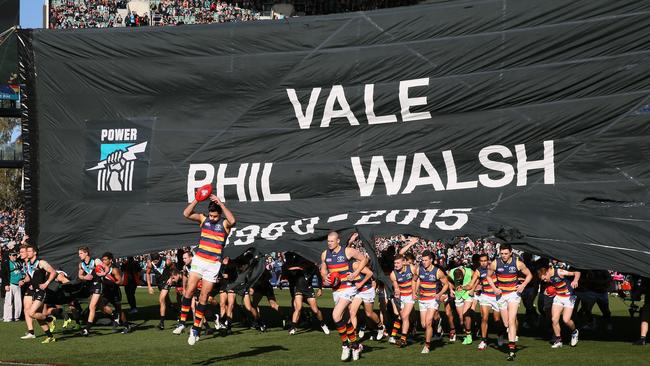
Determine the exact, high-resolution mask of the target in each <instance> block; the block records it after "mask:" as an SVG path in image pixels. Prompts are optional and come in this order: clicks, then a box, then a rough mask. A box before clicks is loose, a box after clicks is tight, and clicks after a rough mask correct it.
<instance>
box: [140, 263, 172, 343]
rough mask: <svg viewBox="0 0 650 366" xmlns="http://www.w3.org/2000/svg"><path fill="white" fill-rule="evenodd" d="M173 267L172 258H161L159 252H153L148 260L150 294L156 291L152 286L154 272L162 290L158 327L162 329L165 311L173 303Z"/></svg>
mask: <svg viewBox="0 0 650 366" xmlns="http://www.w3.org/2000/svg"><path fill="white" fill-rule="evenodd" d="M171 269H172V261H171V259H170V258H165V259H163V258H160V254H158V253H153V254H151V259H150V260H149V261H147V269H146V273H147V275H146V278H147V289H148V291H149V295H153V293H154V291H153V288H152V287H151V273H152V272H154V273H155V274H156V282H157V283H158V290H160V295H159V296H158V303H159V304H160V322H159V323H158V329H160V330H165V313H166V311H167V305H169V304H171V301H170V300H169V290H170V289H171V288H172V282H171V281H170V280H169V277H170V273H171Z"/></svg>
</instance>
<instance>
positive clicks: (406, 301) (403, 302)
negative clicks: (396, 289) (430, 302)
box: [399, 295, 415, 309]
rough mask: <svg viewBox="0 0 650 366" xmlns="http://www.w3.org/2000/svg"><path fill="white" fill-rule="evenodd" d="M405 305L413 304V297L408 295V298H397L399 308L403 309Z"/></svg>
mask: <svg viewBox="0 0 650 366" xmlns="http://www.w3.org/2000/svg"><path fill="white" fill-rule="evenodd" d="M406 304H415V300H413V296H411V295H408V296H400V297H399V308H400V309H404V305H406Z"/></svg>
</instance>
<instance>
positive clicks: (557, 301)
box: [553, 295, 576, 309]
mask: <svg viewBox="0 0 650 366" xmlns="http://www.w3.org/2000/svg"><path fill="white" fill-rule="evenodd" d="M575 304H576V296H575V295H571V296H557V295H555V297H554V298H553V305H554V306H555V305H560V306H562V307H565V308H567V309H573V307H574V306H575Z"/></svg>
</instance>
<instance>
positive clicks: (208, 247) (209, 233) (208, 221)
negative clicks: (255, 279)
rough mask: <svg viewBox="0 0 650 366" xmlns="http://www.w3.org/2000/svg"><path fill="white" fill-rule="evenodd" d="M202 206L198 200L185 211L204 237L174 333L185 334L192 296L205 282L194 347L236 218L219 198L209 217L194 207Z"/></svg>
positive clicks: (191, 338) (212, 201)
mask: <svg viewBox="0 0 650 366" xmlns="http://www.w3.org/2000/svg"><path fill="white" fill-rule="evenodd" d="M198 203H199V201H197V200H196V199H194V200H193V201H192V202H190V203H189V204H188V205H187V207H185V210H183V216H185V217H186V218H187V219H189V220H191V221H195V222H198V223H199V226H200V227H201V236H200V240H199V246H198V248H197V249H196V253H195V255H194V258H192V268H191V269H190V277H189V280H188V281H187V288H186V289H185V293H184V294H183V300H182V303H181V316H180V319H179V323H178V325H177V326H176V328H175V329H174V331H173V333H174V334H181V333H182V332H183V329H185V321H186V320H187V314H188V313H189V311H190V306H191V305H192V296H193V294H194V290H195V289H196V287H197V284H198V282H199V280H203V281H202V282H203V285H202V286H201V294H200V295H199V303H198V304H197V305H196V310H195V312H194V325H193V326H192V329H191V331H190V335H189V337H188V339H187V343H188V344H189V345H190V346H193V345H194V344H196V342H197V341H198V340H199V335H200V330H201V321H202V320H203V315H204V313H205V311H206V307H207V305H206V303H207V301H208V295H209V294H210V292H212V288H213V287H214V284H215V283H216V282H217V277H218V276H219V270H220V268H221V258H222V253H221V251H222V250H223V246H224V244H225V243H226V238H227V237H228V234H229V233H230V229H231V228H232V227H233V225H234V224H235V216H234V215H233V213H232V212H231V211H230V210H229V209H228V208H227V207H226V205H224V204H223V202H221V200H219V198H218V197H217V196H215V195H214V194H213V195H210V204H209V206H208V215H207V216H206V215H204V214H202V213H197V212H194V208H195V207H196V205H197V204H198Z"/></svg>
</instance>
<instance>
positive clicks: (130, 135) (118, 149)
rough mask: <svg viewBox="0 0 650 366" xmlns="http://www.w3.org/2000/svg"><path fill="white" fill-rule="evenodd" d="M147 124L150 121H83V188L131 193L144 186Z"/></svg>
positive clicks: (148, 149)
mask: <svg viewBox="0 0 650 366" xmlns="http://www.w3.org/2000/svg"><path fill="white" fill-rule="evenodd" d="M151 126H152V121H150V120H144V121H143V120H137V121H129V120H125V121H114V122H109V121H99V122H93V121H89V122H87V125H86V133H87V135H86V136H87V141H88V142H87V149H86V166H85V173H86V175H87V177H88V178H89V179H87V182H88V184H87V191H90V192H134V191H138V190H141V189H143V188H144V186H145V184H146V178H147V174H148V169H149V151H150V150H151ZM91 184H92V186H91Z"/></svg>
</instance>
